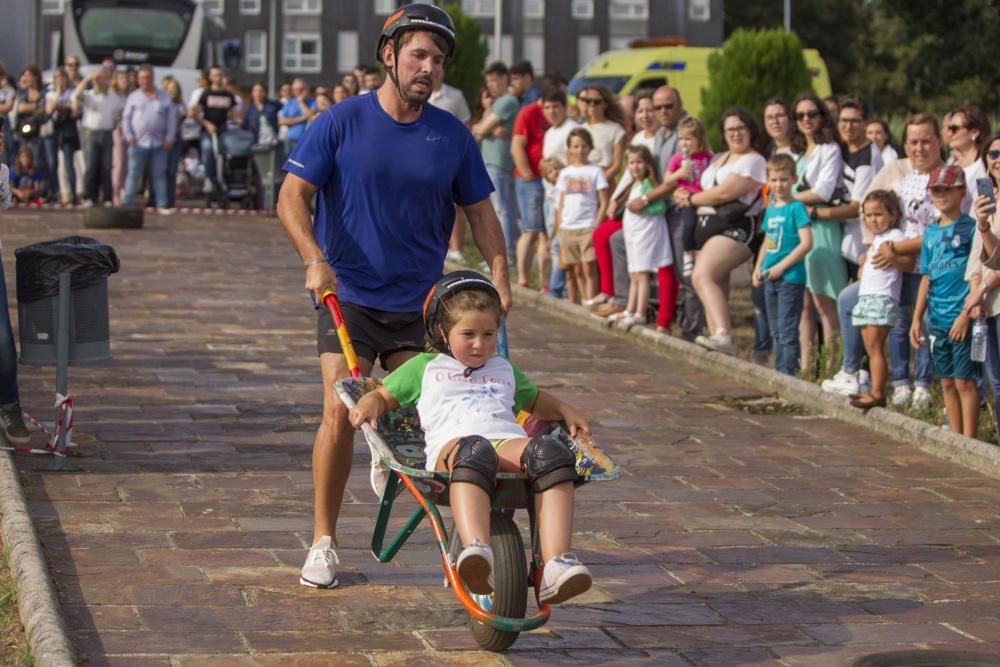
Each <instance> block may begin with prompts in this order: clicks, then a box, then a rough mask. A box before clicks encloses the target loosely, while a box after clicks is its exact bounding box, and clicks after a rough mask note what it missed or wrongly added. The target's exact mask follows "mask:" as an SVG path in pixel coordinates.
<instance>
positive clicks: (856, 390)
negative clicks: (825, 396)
mask: <svg viewBox="0 0 1000 667" xmlns="http://www.w3.org/2000/svg"><path fill="white" fill-rule="evenodd" d="M820 387H821V388H822V389H823V391H828V392H830V393H831V394H842V395H844V396H850V395H851V394H860V393H862V392H861V383H860V382H859V381H858V373H848V372H847V371H845V370H844V369H840V370H839V371H837V374H836V375H834V376H833V377H832V378H830V379H829V380H823V384H821V385H820Z"/></svg>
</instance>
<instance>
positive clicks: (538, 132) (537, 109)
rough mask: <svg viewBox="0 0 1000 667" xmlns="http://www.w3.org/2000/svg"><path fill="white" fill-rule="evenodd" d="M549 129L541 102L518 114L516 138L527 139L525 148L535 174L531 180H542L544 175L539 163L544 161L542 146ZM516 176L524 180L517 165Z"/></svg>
mask: <svg viewBox="0 0 1000 667" xmlns="http://www.w3.org/2000/svg"><path fill="white" fill-rule="evenodd" d="M547 129H549V122H548V121H547V120H545V114H543V113H542V104H541V102H532V103H531V104H529V105H528V106H526V107H524V108H523V109H521V110H520V111H518V112H517V118H515V119H514V136H515V137H517V136H523V137H527V144H526V145H525V148H526V149H527V152H528V162H530V163H531V169H532V171H534V172H535V173H534V174H532V175H531V176H530V177H529V178H540V177H541V175H542V172H541V171H539V169H538V163H539V162H541V161H542V144H543V143H544V140H545V130H547ZM514 175H515V176H517V177H519V178H524V176H523V175H522V174H520V173H519V172H518V171H517V166H516V163H515V167H514Z"/></svg>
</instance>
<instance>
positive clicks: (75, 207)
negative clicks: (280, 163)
mask: <svg viewBox="0 0 1000 667" xmlns="http://www.w3.org/2000/svg"><path fill="white" fill-rule="evenodd" d="M13 208H24V209H35V210H41V211H83V210H85V209H84V207H83V206H81V205H79V204H26V203H24V202H18V203H16V204H14V206H13ZM143 211H144V212H146V213H157V211H158V209H156V208H153V207H146V208H144V209H143ZM172 213H176V214H177V215H239V216H249V215H253V216H263V217H273V216H274V215H275V211H273V210H272V211H265V210H257V209H253V210H247V209H242V208H209V207H206V206H178V207H177V208H175V209H173V211H172Z"/></svg>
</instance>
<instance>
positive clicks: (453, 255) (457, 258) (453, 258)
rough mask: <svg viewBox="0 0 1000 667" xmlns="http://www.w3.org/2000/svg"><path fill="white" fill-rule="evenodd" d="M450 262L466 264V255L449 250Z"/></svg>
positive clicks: (458, 251) (459, 251)
mask: <svg viewBox="0 0 1000 667" xmlns="http://www.w3.org/2000/svg"><path fill="white" fill-rule="evenodd" d="M448 261H449V262H459V263H461V262H464V261H465V253H463V252H462V251H461V250H449V251H448Z"/></svg>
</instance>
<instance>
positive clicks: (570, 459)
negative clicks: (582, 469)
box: [521, 435, 578, 493]
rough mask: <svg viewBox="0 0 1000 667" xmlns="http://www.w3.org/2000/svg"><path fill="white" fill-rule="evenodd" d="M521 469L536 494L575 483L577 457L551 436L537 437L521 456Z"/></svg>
mask: <svg viewBox="0 0 1000 667" xmlns="http://www.w3.org/2000/svg"><path fill="white" fill-rule="evenodd" d="M521 469H522V470H523V471H524V473H525V474H526V475H527V476H528V484H529V486H530V487H531V490H532V491H533V492H534V493H541V492H542V491H545V490H546V489H550V488H552V487H553V486H555V485H556V484H561V483H563V482H575V481H576V479H577V477H578V475H577V474H576V456H575V455H574V454H573V452H572V451H571V450H570V448H569V447H567V446H566V445H565V444H564V443H563V442H562V441H561V440H559V439H557V438H554V437H552V436H549V435H539V436H535V437H534V438H532V439H531V440H530V441H529V442H528V446H527V447H525V448H524V452H523V453H522V454H521Z"/></svg>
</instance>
